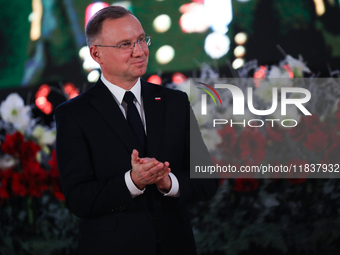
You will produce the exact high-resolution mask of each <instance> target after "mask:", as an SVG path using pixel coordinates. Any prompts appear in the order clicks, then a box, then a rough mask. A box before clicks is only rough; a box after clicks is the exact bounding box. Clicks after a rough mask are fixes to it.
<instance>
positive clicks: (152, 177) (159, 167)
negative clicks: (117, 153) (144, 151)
mask: <svg viewBox="0 0 340 255" xmlns="http://www.w3.org/2000/svg"><path fill="white" fill-rule="evenodd" d="M131 165H132V170H131V179H132V181H133V183H134V184H135V185H136V187H137V188H138V189H140V190H142V189H144V188H145V186H146V185H149V184H156V185H157V187H158V189H160V190H161V191H164V192H165V193H167V192H169V190H170V189H171V178H170V177H169V173H170V171H171V169H170V167H169V166H170V164H169V162H167V161H166V162H164V163H162V162H159V161H158V160H156V159H155V158H139V157H138V151H137V150H133V151H132V154H131Z"/></svg>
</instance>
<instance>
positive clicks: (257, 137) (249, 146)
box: [238, 128, 266, 165]
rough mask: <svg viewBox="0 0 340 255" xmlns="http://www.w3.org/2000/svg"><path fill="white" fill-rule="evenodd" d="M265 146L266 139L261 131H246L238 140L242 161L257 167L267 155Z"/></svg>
mask: <svg viewBox="0 0 340 255" xmlns="http://www.w3.org/2000/svg"><path fill="white" fill-rule="evenodd" d="M265 144H266V138H265V137H264V136H263V135H262V133H261V131H260V130H259V129H250V128H248V129H245V130H244V131H243V132H242V133H241V136H240V138H239V140H238V147H239V148H240V150H241V153H240V157H241V159H243V160H247V161H249V162H250V163H251V164H254V165H257V164H258V163H260V162H261V161H262V160H263V159H264V157H265V155H266V150H265Z"/></svg>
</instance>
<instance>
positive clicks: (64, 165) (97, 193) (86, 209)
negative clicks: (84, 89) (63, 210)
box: [55, 105, 134, 218]
mask: <svg viewBox="0 0 340 255" xmlns="http://www.w3.org/2000/svg"><path fill="white" fill-rule="evenodd" d="M55 118H56V123H57V161H58V169H59V173H60V178H61V183H62V189H63V192H64V195H65V198H66V203H67V207H68V208H69V210H70V211H71V212H72V213H74V214H75V215H76V216H78V217H79V218H91V217H95V216H100V215H105V214H109V213H111V212H112V211H114V210H116V209H117V208H125V207H128V206H133V204H134V201H133V199H132V197H131V195H130V193H129V191H128V188H127V187H126V184H125V180H124V174H123V173H119V174H118V175H115V176H114V177H110V178H101V179H98V178H96V177H95V176H94V171H93V165H92V164H93V162H92V159H91V147H90V145H89V143H88V141H87V139H86V137H85V135H84V133H83V130H82V128H81V125H79V123H77V118H76V116H73V115H72V114H71V112H70V110H69V109H68V108H67V105H61V106H60V107H58V108H57V110H56V114H55ZM112 167H113V166H112ZM127 170H128V169H127Z"/></svg>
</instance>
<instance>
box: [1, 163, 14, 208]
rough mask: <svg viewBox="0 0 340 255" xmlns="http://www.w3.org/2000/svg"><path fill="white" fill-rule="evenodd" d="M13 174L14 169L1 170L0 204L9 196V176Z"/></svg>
mask: <svg viewBox="0 0 340 255" xmlns="http://www.w3.org/2000/svg"><path fill="white" fill-rule="evenodd" d="M11 175H12V170H7V171H3V172H0V205H1V204H2V202H3V200H4V199H8V198H9V193H8V186H7V185H9V178H10V177H11Z"/></svg>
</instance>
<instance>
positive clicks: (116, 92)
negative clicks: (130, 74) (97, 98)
mask: <svg viewBox="0 0 340 255" xmlns="http://www.w3.org/2000/svg"><path fill="white" fill-rule="evenodd" d="M100 78H101V79H102V82H103V83H104V84H105V86H106V87H107V88H108V89H109V90H110V91H111V93H112V94H113V96H114V97H115V98H116V99H117V101H118V102H119V103H120V104H122V101H123V98H124V95H125V92H126V91H127V90H125V89H123V88H121V87H119V86H117V85H115V84H113V83H111V82H109V81H108V80H106V79H105V77H104V75H103V74H102V75H101V77H100ZM129 91H131V92H132V93H133V94H134V96H135V98H136V100H137V102H138V104H140V105H141V84H140V78H138V80H137V82H136V84H135V85H133V87H132V88H131V89H130V90H129Z"/></svg>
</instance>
